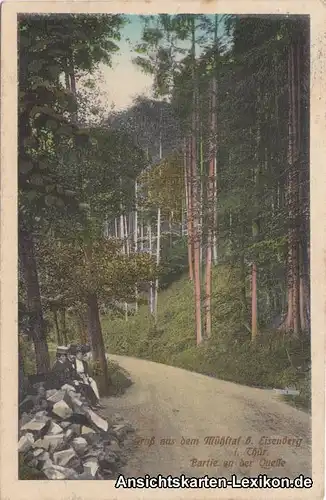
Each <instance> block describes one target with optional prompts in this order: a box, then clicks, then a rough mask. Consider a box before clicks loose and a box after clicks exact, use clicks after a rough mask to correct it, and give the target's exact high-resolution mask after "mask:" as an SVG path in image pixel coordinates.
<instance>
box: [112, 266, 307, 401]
mask: <svg viewBox="0 0 326 500" xmlns="http://www.w3.org/2000/svg"><path fill="white" fill-rule="evenodd" d="M240 288H241V287H240V285H239V282H238V277H237V275H236V273H234V272H233V270H232V269H231V268H224V269H223V272H221V270H215V273H214V276H213V297H212V313H213V321H212V323H213V334H212V337H211V339H209V340H206V341H205V342H204V343H203V345H201V346H199V347H197V346H196V345H195V335H194V326H193V325H194V312H193V287H192V284H191V283H190V282H189V280H188V278H187V277H183V278H181V279H180V280H178V281H176V282H175V283H173V284H172V285H170V286H169V287H168V288H167V289H166V290H163V291H161V292H160V294H159V307H158V320H157V324H156V325H155V324H154V322H153V320H152V318H151V317H150V315H149V312H148V307H147V306H146V305H143V306H140V308H139V312H138V314H137V315H135V316H131V317H129V320H128V321H126V320H125V319H124V318H117V317H116V316H110V315H106V316H103V318H102V326H103V333H104V337H105V342H106V345H107V350H108V353H112V354H113V353H114V354H120V355H127V356H136V357H139V358H142V359H149V360H152V361H156V362H159V363H164V364H167V365H172V366H178V367H180V368H185V369H187V370H190V371H195V372H198V373H202V374H205V375H209V376H212V377H216V378H219V379H222V380H228V381H232V382H236V383H239V384H243V385H248V386H252V387H260V388H266V389H272V388H279V389H283V388H285V387H295V388H296V389H299V390H300V396H297V397H295V398H291V397H287V402H288V403H290V404H294V405H295V406H297V407H299V408H302V409H305V410H306V411H307V410H308V411H309V409H310V392H311V390H310V371H309V364H310V350H309V342H308V341H306V340H305V339H302V340H296V339H293V338H291V337H290V336H284V334H283V333H280V332H278V331H275V330H269V329H268V328H265V329H264V330H262V331H261V334H260V337H259V340H258V342H257V343H256V345H252V343H251V342H250V332H249V331H248V323H247V321H246V319H245V317H244V315H243V314H242V313H241V297H240V294H239V290H240Z"/></svg>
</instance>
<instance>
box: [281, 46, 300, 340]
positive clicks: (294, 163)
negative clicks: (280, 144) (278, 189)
mask: <svg viewBox="0 0 326 500" xmlns="http://www.w3.org/2000/svg"><path fill="white" fill-rule="evenodd" d="M288 87H289V119H288V130H289V132H288V165H289V167H288V186H287V209H288V214H289V225H290V227H289V232H288V276H287V288H288V311H287V317H286V319H285V324H284V325H282V327H283V326H285V328H286V330H287V331H293V334H294V336H296V337H297V336H298V335H299V333H300V278H299V274H300V271H299V269H300V263H299V238H298V209H299V207H298V205H299V199H298V198H299V196H298V194H299V191H298V190H299V186H298V184H299V182H298V144H297V126H298V123H297V101H296V94H295V93H296V85H295V54H294V45H293V44H291V46H290V47H289V57H288Z"/></svg>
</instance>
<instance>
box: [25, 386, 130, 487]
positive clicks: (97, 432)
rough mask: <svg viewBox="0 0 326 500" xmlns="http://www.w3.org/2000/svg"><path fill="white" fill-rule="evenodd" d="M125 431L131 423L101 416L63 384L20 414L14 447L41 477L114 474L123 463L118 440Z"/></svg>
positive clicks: (88, 477)
mask: <svg viewBox="0 0 326 500" xmlns="http://www.w3.org/2000/svg"><path fill="white" fill-rule="evenodd" d="M40 408H41V409H40ZM130 432H133V428H132V427H131V425H130V424H129V423H128V422H125V421H123V419H122V418H121V417H120V416H119V415H116V416H114V417H112V419H111V420H108V419H107V418H103V417H101V416H100V415H99V414H98V413H95V412H94V411H93V410H92V409H91V408H90V407H89V405H88V403H87V402H86V400H84V399H83V397H82V396H81V395H80V394H79V393H77V392H76V391H75V389H74V388H73V387H72V386H69V385H67V384H66V385H64V386H63V387H61V389H60V390H56V389H51V390H48V391H46V392H45V393H44V395H43V397H42V398H41V401H38V404H37V405H34V406H33V408H29V411H28V413H26V412H25V413H23V414H22V415H21V418H20V421H19V442H18V451H19V453H20V454H21V455H22V456H23V461H24V463H25V464H26V465H27V466H28V467H33V468H34V469H38V470H40V471H42V472H43V474H44V476H45V477H44V479H65V480H67V479H74V480H76V479H84V480H94V479H114V478H115V477H116V475H117V473H118V471H119V469H120V468H121V467H122V466H123V465H124V464H125V463H126V460H125V452H124V442H125V439H126V438H127V437H128V434H129V433H130Z"/></svg>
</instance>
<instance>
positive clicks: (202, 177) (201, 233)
mask: <svg viewBox="0 0 326 500" xmlns="http://www.w3.org/2000/svg"><path fill="white" fill-rule="evenodd" d="M199 144H200V147H199V151H200V162H199V164H200V201H199V251H200V256H199V259H200V267H201V268H202V265H203V244H204V241H203V219H204V217H203V215H204V214H203V212H204V210H203V205H204V155H203V137H202V135H200V143H199Z"/></svg>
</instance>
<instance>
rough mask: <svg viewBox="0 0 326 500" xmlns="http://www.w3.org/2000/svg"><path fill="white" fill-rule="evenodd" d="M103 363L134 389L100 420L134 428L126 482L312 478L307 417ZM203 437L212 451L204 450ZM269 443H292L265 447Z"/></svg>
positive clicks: (254, 398)
mask: <svg viewBox="0 0 326 500" xmlns="http://www.w3.org/2000/svg"><path fill="white" fill-rule="evenodd" d="M110 358H111V359H112V360H114V361H117V362H118V363H119V364H120V366H121V367H123V368H124V369H126V370H127V371H128V372H129V373H130V375H131V377H132V380H133V382H134V384H133V386H131V387H130V388H129V389H128V390H127V392H126V393H125V394H124V395H123V396H122V397H119V398H110V399H108V400H107V401H106V405H107V408H108V409H107V410H106V414H107V416H109V415H110V414H111V413H114V412H118V413H120V415H121V416H122V417H124V418H125V419H127V420H129V422H130V423H131V424H132V425H133V426H134V427H135V428H136V433H135V435H134V436H133V442H134V452H133V453H132V456H131V457H130V460H129V462H128V464H127V466H126V468H125V471H124V472H125V474H126V475H128V476H135V475H137V476H138V475H145V474H150V475H152V476H153V475H156V474H159V473H161V474H164V475H167V474H172V475H174V476H176V475H179V474H182V473H184V474H186V475H191V476H203V475H205V474H208V475H211V476H217V475H219V476H229V475H230V474H232V473H233V474H237V475H238V476H245V475H246V476H247V475H249V476H255V475H256V474H258V473H262V474H267V475H269V476H282V477H285V476H288V477H295V476H297V475H299V474H304V475H306V476H310V475H311V445H310V443H311V439H310V416H309V415H308V414H306V413H304V412H302V411H299V410H297V409H295V408H292V407H290V406H289V405H287V404H285V403H283V402H281V401H278V400H276V399H274V398H273V397H272V395H271V393H270V392H269V391H265V390H261V389H253V388H249V387H245V386H240V385H236V384H233V383H230V382H224V381H221V380H217V379H213V378H210V377H206V376H204V375H200V374H197V373H191V372H188V371H185V370H181V369H179V368H175V367H170V366H166V365H161V364H158V363H153V362H150V361H144V360H140V359H136V358H129V357H125V356H114V355H110ZM210 436H211V437H216V438H217V439H216V440H215V444H213V443H212V444H211V445H209V444H208V443H207V440H206V444H205V437H210ZM218 437H219V438H220V439H218ZM222 437H224V438H225V441H226V443H224V444H222V441H221V438H222ZM146 438H147V441H145V439H146ZM151 438H152V441H150V439H151ZM270 438H288V439H290V438H292V439H293V438H294V441H293V442H292V443H291V442H290V443H289V442H287V444H268V442H267V439H270ZM142 439H143V441H141V440H142ZM153 439H154V441H155V442H154V443H153ZM162 439H170V440H175V441H174V442H173V441H170V444H168V442H166V444H163V442H161V440H162ZM187 439H190V440H191V441H188V442H186V440H187ZM249 440H250V443H249V444H248V441H249ZM300 440H301V441H300ZM246 441H247V444H246ZM194 459H195V460H197V462H196V461H195V460H194ZM273 461H274V463H273ZM271 462H272V463H271Z"/></svg>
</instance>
